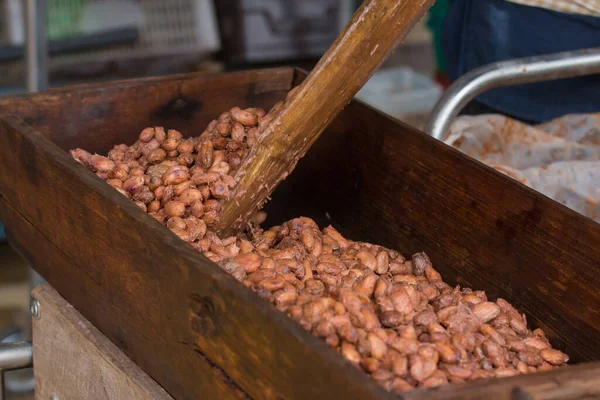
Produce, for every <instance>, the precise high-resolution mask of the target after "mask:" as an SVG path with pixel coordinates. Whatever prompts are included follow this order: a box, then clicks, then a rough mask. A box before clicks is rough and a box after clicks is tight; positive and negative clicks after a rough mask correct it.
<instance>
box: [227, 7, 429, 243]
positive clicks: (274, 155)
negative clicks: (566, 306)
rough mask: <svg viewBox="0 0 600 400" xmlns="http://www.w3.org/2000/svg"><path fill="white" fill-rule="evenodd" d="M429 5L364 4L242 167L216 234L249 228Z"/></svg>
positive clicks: (275, 117)
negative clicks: (254, 218)
mask: <svg viewBox="0 0 600 400" xmlns="http://www.w3.org/2000/svg"><path fill="white" fill-rule="evenodd" d="M432 4H433V0H403V1H398V0H368V1H364V2H363V3H362V5H361V7H360V8H359V9H358V10H357V11H356V13H355V14H354V16H353V17H352V19H351V20H350V21H349V22H348V24H347V25H346V27H345V28H344V30H343V31H342V32H341V33H340V35H339V36H338V38H337V40H336V41H335V43H334V44H333V45H332V46H331V47H330V48H329V50H328V51H327V52H326V53H325V55H323V57H322V58H321V60H320V61H319V63H318V64H317V65H316V66H315V68H314V69H313V70H312V71H311V73H310V75H309V76H308V78H307V79H306V80H305V81H304V82H303V83H302V85H300V87H299V88H298V89H296V93H295V94H294V95H293V96H292V97H291V98H290V99H289V101H287V102H286V104H285V105H284V106H283V108H282V109H281V110H280V111H278V112H277V113H276V114H275V115H274V116H273V119H272V121H271V122H270V123H269V125H268V126H267V127H266V128H265V129H264V130H263V131H262V132H261V136H260V137H259V139H258V145H256V146H254V147H253V148H252V149H251V150H250V152H249V153H248V155H247V156H246V158H245V159H244V160H243V161H242V164H241V165H240V167H239V169H238V170H237V172H236V176H235V178H236V180H237V181H238V185H237V187H236V188H235V193H234V194H233V195H232V196H231V199H230V200H229V201H227V202H225V203H224V204H223V211H222V212H221V218H220V222H219V223H218V226H217V229H218V230H219V231H221V232H222V233H223V234H224V235H226V236H227V235H229V234H233V233H234V232H235V231H236V230H239V228H240V227H244V226H245V225H246V224H247V223H248V221H249V220H250V218H251V217H252V216H253V215H254V214H255V213H256V211H258V209H260V208H261V207H262V206H263V204H264V203H265V202H266V200H267V199H268V197H269V196H270V195H271V193H272V192H273V190H275V188H276V187H277V185H278V184H279V183H280V182H281V181H282V180H284V179H285V178H286V177H287V176H288V175H289V174H290V173H291V172H292V170H293V169H294V167H295V166H296V163H297V162H298V160H299V159H300V158H302V157H304V155H305V154H306V152H307V151H308V149H310V147H311V146H312V144H313V143H314V142H315V141H316V140H317V139H318V137H319V135H320V134H321V132H323V130H324V129H325V128H326V127H327V125H329V123H330V122H331V121H332V120H333V119H334V118H335V117H336V115H337V114H338V113H339V112H340V111H341V110H342V109H343V108H344V107H345V106H346V105H347V104H348V103H349V102H350V100H352V97H354V95H355V94H356V92H358V90H359V89H360V88H361V87H362V86H363V85H364V84H365V83H366V82H367V80H368V79H369V78H370V77H371V75H372V74H373V72H374V71H375V69H376V68H377V67H378V66H379V65H380V64H381V63H382V62H383V61H384V60H385V59H386V58H387V57H388V55H389V54H390V53H391V52H392V51H393V50H394V48H395V47H396V46H397V44H398V43H399V42H400V41H401V40H403V39H404V37H405V36H406V35H407V34H408V32H410V30H411V29H412V27H413V26H414V24H415V23H416V22H417V21H418V20H419V19H420V18H421V17H422V16H423V15H424V14H425V13H426V12H427V10H428V9H429V7H430V6H431V5H432Z"/></svg>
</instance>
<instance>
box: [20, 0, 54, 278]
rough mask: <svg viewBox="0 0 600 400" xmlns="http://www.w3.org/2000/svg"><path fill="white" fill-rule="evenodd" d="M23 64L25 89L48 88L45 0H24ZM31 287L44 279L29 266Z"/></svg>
mask: <svg viewBox="0 0 600 400" xmlns="http://www.w3.org/2000/svg"><path fill="white" fill-rule="evenodd" d="M25 7H26V9H25V29H26V37H25V38H26V44H25V64H26V71H27V78H26V79H27V82H26V86H27V91H28V92H30V93H32V92H40V91H44V90H47V89H48V37H47V32H46V0H26V4H25ZM30 279H31V286H32V288H34V287H36V286H39V285H40V284H42V283H44V279H43V278H42V277H41V276H40V275H39V274H38V273H37V272H35V270H33V269H32V268H30Z"/></svg>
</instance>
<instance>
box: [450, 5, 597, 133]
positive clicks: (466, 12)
mask: <svg viewBox="0 0 600 400" xmlns="http://www.w3.org/2000/svg"><path fill="white" fill-rule="evenodd" d="M599 32H600V18H599V17H591V16H585V15H575V14H566V13H559V12H557V11H552V10H547V9H544V8H538V7H531V6H524V5H520V4H517V3H512V2H508V1H505V0H449V8H448V13H447V15H446V19H445V23H444V29H443V33H442V40H443V48H444V55H445V61H446V68H447V72H448V76H449V77H450V79H451V80H453V81H454V80H456V79H458V78H459V77H460V76H462V75H464V74H465V73H467V72H469V71H471V70H473V69H475V68H477V67H481V66H483V65H487V64H490V63H493V62H497V61H504V60H510V59H514V58H521V57H529V56H537V55H543V54H551V53H558V52H562V51H572V50H579V49H582V48H594V47H598V46H600V34H599ZM477 101H479V102H480V103H483V104H485V105H486V106H488V107H491V108H492V109H494V110H497V111H499V112H501V113H503V114H506V115H508V116H510V117H513V118H516V119H521V120H526V121H531V122H532V123H541V122H546V121H549V120H552V119H554V118H557V117H561V116H564V115H566V114H575V113H577V114H590V113H595V112H598V111H600V78H599V77H598V75H591V76H583V77H578V78H569V79H559V80H555V81H547V82H541V83H533V84H527V85H519V86H511V87H505V88H498V89H494V90H490V91H488V92H486V93H484V94H482V95H480V96H478V97H477Z"/></svg>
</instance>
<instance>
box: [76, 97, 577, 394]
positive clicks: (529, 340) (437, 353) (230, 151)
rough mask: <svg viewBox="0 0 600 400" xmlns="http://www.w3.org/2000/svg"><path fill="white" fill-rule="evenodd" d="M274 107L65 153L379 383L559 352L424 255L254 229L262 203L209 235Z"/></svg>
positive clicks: (400, 387)
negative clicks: (191, 129)
mask: <svg viewBox="0 0 600 400" xmlns="http://www.w3.org/2000/svg"><path fill="white" fill-rule="evenodd" d="M281 104H282V103H279V104H278V105H276V106H275V107H274V109H273V110H271V112H270V113H269V114H267V113H265V111H264V110H261V109H256V108H249V109H245V110H242V109H240V108H237V107H236V108H233V109H231V110H230V111H228V112H226V113H223V114H222V115H221V116H220V117H219V118H218V119H217V120H214V121H212V122H211V123H210V124H209V126H208V128H207V129H206V131H205V132H203V133H202V135H200V136H199V137H196V138H187V139H185V138H184V137H183V135H182V134H181V133H180V132H178V131H175V130H167V131H165V129H163V128H161V127H151V128H146V129H144V130H143V131H142V132H141V134H140V135H139V140H138V141H137V142H136V143H134V144H133V145H131V146H127V145H124V144H121V145H117V146H115V147H114V148H113V149H112V150H111V151H110V152H109V153H108V156H107V157H104V156H100V155H92V154H90V153H88V152H86V151H84V150H81V149H76V150H73V151H71V154H72V156H73V157H74V158H75V160H77V161H78V162H80V163H81V164H83V165H85V166H87V167H88V168H89V169H90V170H91V171H93V172H94V173H95V174H96V175H97V176H98V177H100V178H102V179H103V180H105V181H106V183H108V184H109V185H111V186H112V187H114V188H115V189H116V190H117V191H119V192H120V193H121V194H123V195H124V196H126V197H127V198H129V199H131V200H132V201H134V202H135V204H137V205H138V206H139V207H140V208H142V209H143V210H144V211H146V212H148V213H149V214H150V215H151V216H152V217H154V218H155V219H156V220H158V221H159V222H161V223H163V224H165V225H166V226H167V227H168V228H169V229H170V230H171V231H172V232H174V233H175V234H176V235H178V236H179V237H180V238H181V239H183V240H185V241H186V242H188V243H190V244H191V245H192V246H193V247H194V248H195V249H197V250H198V251H200V252H202V253H203V254H204V255H205V256H206V257H207V258H209V259H210V260H212V261H213V262H215V263H217V264H218V265H219V266H220V267H221V268H222V269H224V270H225V271H227V272H228V273H229V274H231V275H232V276H233V277H234V278H235V279H237V280H238V281H240V282H241V283H242V284H244V285H245V286H247V287H249V288H251V289H252V290H254V291H256V292H257V293H258V294H259V295H260V296H261V297H262V298H264V299H266V300H267V301H270V302H271V303H273V304H274V305H275V307H276V308H277V309H279V310H280V311H282V312H284V313H286V314H287V315H288V316H289V317H290V318H292V319H293V320H295V321H296V322H298V323H299V324H300V325H302V326H303V327H304V328H305V329H307V330H308V331H310V332H311V333H312V334H314V335H315V336H318V337H320V338H322V339H323V340H324V341H325V342H326V343H327V344H328V345H329V346H331V347H332V348H334V349H336V350H337V351H339V352H340V353H341V354H342V356H343V357H345V358H346V360H348V361H349V362H350V363H352V364H353V365H354V366H356V367H357V368H360V369H362V370H363V371H365V372H366V373H368V374H369V375H370V376H371V377H372V378H373V379H375V380H376V381H377V382H378V383H379V384H381V385H382V386H383V387H384V388H385V389H386V390H388V391H392V392H403V391H407V390H411V389H413V388H427V387H435V386H439V385H442V384H446V383H459V382H465V381H469V380H474V379H481V378H492V377H507V376H513V375H517V374H526V373H532V372H536V371H546V370H549V369H552V368H554V367H556V366H561V365H564V364H565V363H566V362H567V361H568V356H567V355H566V354H564V353H562V352H561V351H559V350H556V349H553V348H552V347H551V346H550V343H549V342H548V340H547V338H546V336H545V335H544V332H543V331H542V330H540V329H535V330H533V331H532V330H530V329H528V327H527V321H526V318H525V315H521V314H519V312H518V311H517V310H515V309H514V308H513V307H512V306H511V305H510V304H509V303H508V302H507V301H505V300H503V299H496V300H495V301H490V299H488V298H487V296H486V295H485V293H484V292H483V291H475V290H471V289H465V288H460V287H451V286H450V285H448V284H447V283H445V282H444V281H443V280H442V277H441V275H440V274H439V273H438V272H437V271H436V270H435V269H434V268H433V265H432V263H431V261H430V260H429V258H428V257H427V255H425V254H424V253H418V254H414V255H412V257H410V258H406V257H404V256H403V255H402V254H400V253H399V252H397V251H394V250H390V249H386V248H384V247H381V246H377V245H373V244H369V243H362V242H354V241H351V240H349V239H346V238H344V237H343V236H342V235H341V234H340V233H339V232H338V231H337V230H335V229H334V228H333V227H331V226H330V227H326V228H324V229H322V230H321V229H319V227H318V226H317V224H316V223H315V222H314V221H312V220H311V219H308V218H303V217H301V218H296V219H293V220H291V221H288V222H286V223H284V224H282V225H280V226H275V227H272V228H270V229H268V230H263V229H262V228H261V227H260V223H262V222H263V221H264V219H265V214H264V213H262V212H259V213H258V214H257V215H256V216H255V218H254V219H253V223H252V225H251V226H250V227H249V228H248V229H247V230H246V231H244V232H240V233H238V234H237V235H236V236H232V237H228V238H219V237H218V236H217V235H216V234H215V233H214V232H213V231H212V230H211V227H212V226H213V225H214V224H215V223H216V222H217V221H218V219H219V212H220V201H222V200H227V199H228V198H229V196H230V192H231V190H232V189H233V188H234V187H235V180H234V178H233V176H234V173H235V171H236V169H237V168H238V166H239V165H240V163H241V161H242V159H243V158H244V156H245V155H246V154H247V152H248V150H249V149H250V147H251V146H253V145H254V144H255V143H256V142H257V140H258V139H259V135H260V132H261V131H262V129H263V128H264V127H265V126H266V124H267V123H268V122H269V120H270V119H271V118H272V115H273V112H276V111H277V110H278V109H279V108H280V107H281Z"/></svg>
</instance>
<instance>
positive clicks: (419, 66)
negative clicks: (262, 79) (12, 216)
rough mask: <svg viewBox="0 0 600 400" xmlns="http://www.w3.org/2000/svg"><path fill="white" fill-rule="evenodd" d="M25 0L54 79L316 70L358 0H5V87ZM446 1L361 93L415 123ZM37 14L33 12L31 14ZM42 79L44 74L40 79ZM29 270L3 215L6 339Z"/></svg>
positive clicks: (1, 72)
mask: <svg viewBox="0 0 600 400" xmlns="http://www.w3.org/2000/svg"><path fill="white" fill-rule="evenodd" d="M28 2H29V3H32V4H34V3H37V7H38V9H37V11H38V12H41V13H42V16H41V17H40V16H39V15H38V18H42V20H41V24H37V26H34V27H37V28H38V32H37V34H38V35H39V36H38V40H40V41H41V42H42V47H43V44H44V42H46V46H47V49H48V54H49V57H48V59H47V61H44V60H43V57H42V59H41V62H40V65H39V67H40V70H39V71H37V74H38V76H37V79H38V80H39V79H41V80H42V81H46V77H47V86H48V87H59V86H64V85H71V84H79V83H88V82H99V81H108V80H115V79H127V78H135V77H146V76H156V75H166V74H175V73H187V72H196V71H210V72H225V71H233V70H242V69H253V68H264V67H271V66H281V65H292V66H298V67H301V68H303V69H306V70H310V69H311V68H313V66H314V65H315V64H316V62H317V61H318V59H319V58H320V57H321V55H322V54H323V53H324V52H325V51H326V50H327V48H328V47H329V46H330V44H331V43H332V42H333V41H334V40H335V38H336V37H337V35H338V33H339V32H340V30H341V29H342V28H343V26H344V25H345V23H346V22H347V21H348V20H349V19H350V17H351V15H352V13H353V12H354V11H355V10H356V8H357V7H358V5H359V3H360V1H358V0H295V1H291V0H218V1H217V0H215V1H212V0H169V1H164V0H46V1H43V0H41V1H39V0H38V1H37V2H36V1H29V0H0V96H5V95H10V94H18V93H25V92H27V90H28V85H27V84H26V82H27V81H28V79H27V73H28V72H27V71H28V69H27V65H26V62H25V55H26V53H27V45H26V42H27V37H28V35H27V22H26V21H27V13H28V9H27V4H28ZM444 9H445V0H438V1H437V3H436V5H435V6H434V8H433V9H432V10H431V11H430V14H429V15H428V16H427V17H426V18H425V19H423V20H422V21H421V23H419V24H417V26H416V27H415V28H414V30H413V31H412V32H411V33H410V35H409V36H408V37H407V38H406V40H405V42H404V44H402V45H401V46H400V47H399V48H398V50H397V51H396V53H395V54H394V55H392V56H391V57H390V59H389V60H388V61H387V62H386V63H385V65H383V66H382V68H381V70H380V71H378V73H377V74H376V75H375V76H374V77H373V78H372V79H371V81H369V83H368V84H367V85H366V86H365V88H363V90H361V92H360V93H359V94H358V95H357V97H358V98H360V99H361V100H363V101H366V102H368V103H370V104H372V105H374V106H375V107H379V108H380V109H381V110H383V111H384V112H386V113H388V114H390V115H392V116H394V117H396V118H399V119H402V120H403V121H405V122H408V123H410V124H412V125H414V126H417V127H422V126H423V124H424V123H425V121H426V118H427V115H428V112H429V111H430V110H431V108H432V107H433V106H434V104H435V102H436V101H437V99H438V98H439V97H440V95H441V93H442V90H443V87H444V85H445V79H444V74H443V65H442V63H441V62H440V61H439V60H440V57H439V45H438V39H439V30H440V26H441V22H442V19H443V12H444ZM29 11H30V12H31V10H29ZM30 20H34V19H31V15H30ZM39 21H40V20H39V19H38V22H39ZM44 25H45V26H44ZM30 28H31V26H30ZM30 32H31V31H30ZM30 35H31V34H30ZM348 68H352V66H348ZM30 79H31V77H30ZM34 86H36V85H34ZM45 87H46V82H43V83H42V84H41V85H39V87H38V89H42V90H43V89H44V88H45ZM29 89H31V85H30V87H29ZM30 278H31V275H30V271H29V268H28V266H27V264H26V263H25V261H24V260H22V259H21V258H20V256H19V255H17V254H16V253H15V252H14V251H12V250H11V248H10V247H9V245H8V244H7V243H6V238H5V234H4V231H3V229H2V227H1V225H0V339H2V340H3V341H15V340H21V339H27V337H28V335H29V318H30V317H29V311H28V310H29V292H30V290H31V279H30ZM6 378H7V379H6V386H7V389H8V398H9V399H17V398H19V399H21V398H22V399H29V398H33V397H32V395H31V388H32V381H31V371H29V372H28V371H18V372H9V373H7V376H6Z"/></svg>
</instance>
